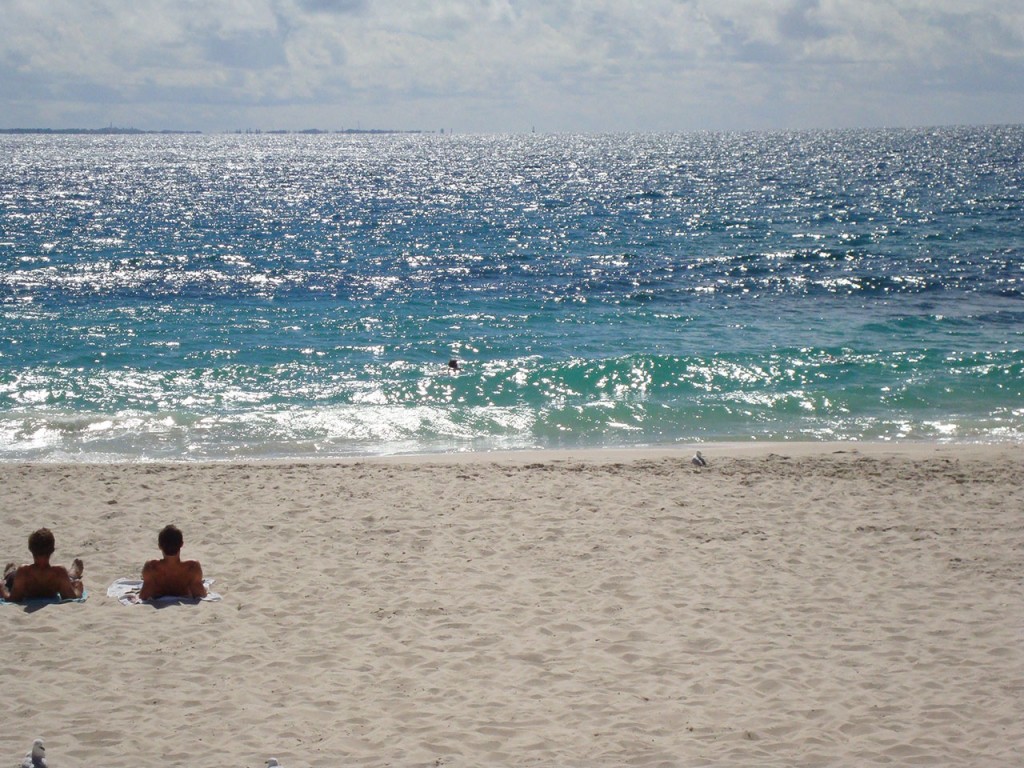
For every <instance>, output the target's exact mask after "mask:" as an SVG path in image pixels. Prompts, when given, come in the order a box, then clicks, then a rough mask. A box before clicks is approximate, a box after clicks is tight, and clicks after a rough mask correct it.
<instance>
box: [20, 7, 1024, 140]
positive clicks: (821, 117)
mask: <svg viewBox="0 0 1024 768" xmlns="http://www.w3.org/2000/svg"><path fill="white" fill-rule="evenodd" d="M1020 6H1022V4H1020V3H1019V2H1018V1H1017V0H956V1H955V2H954V1H953V0H781V1H779V2H768V1H767V0H690V1H689V2H687V1H685V0H618V1H617V2H611V1H610V0H587V1H586V2H584V0H575V1H574V0H546V1H545V0H520V1H517V2H513V0H333V1H332V0H218V2H216V3H209V2H205V1H204V0H135V1H134V2H131V3H124V2H120V1H119V0H48V2H45V3H41V2H38V0H6V2H5V8H4V26H5V31H4V33H3V35H2V36H0V115H2V117H0V121H3V123H4V124H5V125H6V127H14V126H26V125H42V124H44V123H45V124H57V125H69V124H72V123H76V122H79V121H81V120H83V119H90V117H91V124H93V125H97V124H106V123H107V122H110V121H111V120H113V121H114V122H118V123H120V124H125V125H127V124H132V125H136V126H138V127H145V128H160V127H181V128H200V129H206V130H217V129H230V128H233V127H239V126H250V125H253V121H254V120H255V119H259V120H260V121H263V122H266V121H271V122H274V123H275V124H274V125H266V126H265V127H295V128H299V127H308V126H310V125H312V124H314V123H313V122H311V121H305V120H303V121H301V122H300V123H299V124H295V123H294V121H295V120H297V119H301V116H303V115H309V116H310V118H311V120H312V118H315V124H318V125H319V127H323V128H342V127H348V126H354V125H355V124H356V122H357V121H358V122H360V123H361V124H362V125H363V126H364V127H365V126H367V125H371V124H375V125H378V126H387V127H397V128H433V127H439V126H443V125H448V126H452V125H454V126H455V127H459V128H462V129H467V130H506V129H518V130H521V129H523V128H524V127H528V126H529V125H530V124H538V125H539V127H542V128H544V129H559V130H624V129H633V130H638V129H639V130H642V129H657V130H667V129H678V130H690V129H695V128H763V127H807V126H814V125H820V126H831V125H837V124H838V125H842V124H877V123H879V122H882V123H888V124H908V123H930V122H990V121H997V120H998V121H1001V120H1006V119H1010V120H1013V121H1021V120H1022V118H1024V114H1022V111H1024V107H1021V106H1019V105H1020V104H1024V98H1021V96H1022V95H1024V94H1022V91H1024V7H1020ZM1008 94H1009V95H1010V96H1012V97H1013V98H1012V99H1009V100H1008ZM926 96H927V97H928V98H925V97H926ZM143 121H144V122H143ZM191 121H195V122H191ZM424 121H426V122H424Z"/></svg>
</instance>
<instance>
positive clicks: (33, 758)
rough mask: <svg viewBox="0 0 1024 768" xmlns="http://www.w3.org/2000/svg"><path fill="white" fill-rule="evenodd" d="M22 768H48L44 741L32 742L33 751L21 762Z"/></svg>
mask: <svg viewBox="0 0 1024 768" xmlns="http://www.w3.org/2000/svg"><path fill="white" fill-rule="evenodd" d="M21 768H46V747H44V746H43V740H42V739H36V740H35V741H33V742H32V751H31V752H29V753H28V754H27V755H25V759H24V760H22V761H21Z"/></svg>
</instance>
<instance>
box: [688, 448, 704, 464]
mask: <svg viewBox="0 0 1024 768" xmlns="http://www.w3.org/2000/svg"><path fill="white" fill-rule="evenodd" d="M690 463H691V464H693V466H695V467H706V466H707V465H708V460H707V459H705V458H704V457H703V456H701V455H700V451H697V452H696V453H695V454H693V458H692V459H690Z"/></svg>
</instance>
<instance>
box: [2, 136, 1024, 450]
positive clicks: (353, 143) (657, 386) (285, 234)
mask: <svg viewBox="0 0 1024 768" xmlns="http://www.w3.org/2000/svg"><path fill="white" fill-rule="evenodd" d="M1022 158H1024V127H1022V126H997V127H951V128H935V129H913V130H851V131H806V132H773V133H694V134H650V135H647V134H617V135H543V134H526V135H440V134H357V135H350V134H273V135H269V134H262V135H236V134H226V135H109V136H108V135H4V136H0V311H2V317H3V321H2V327H0V461H27V460H30V461H71V462H79V461H101V462H103V461H123V460H127V461H197V460H229V459H230V460H241V459H245V460H253V459H281V458H299V459H301V458H313V457H317V458H324V457H352V456H375V455H392V454H405V453H434V452H460V451H496V450H510V449H537V448H540V449H548V448H562V449H580V448H591V447H601V448H623V447H641V446H642V447H666V446H676V445H685V446H689V445H699V444H702V443H707V442H717V441H729V442H733V441H740V442H748V441H833V440H855V441H942V442H984V443H1007V442H1020V441H1021V440H1024V294H1022V291H1024V165H1022ZM450 360H455V361H457V365H458V369H457V370H455V369H452V368H450V367H449V361H450Z"/></svg>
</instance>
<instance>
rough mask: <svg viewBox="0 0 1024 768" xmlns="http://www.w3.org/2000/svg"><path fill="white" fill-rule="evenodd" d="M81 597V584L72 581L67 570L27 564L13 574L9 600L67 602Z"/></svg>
mask: <svg viewBox="0 0 1024 768" xmlns="http://www.w3.org/2000/svg"><path fill="white" fill-rule="evenodd" d="M81 596H82V583H81V582H74V581H72V580H71V577H70V576H69V575H68V571H67V568H64V567H62V566H60V565H39V564H37V563H29V564H28V565H23V566H21V567H20V568H19V569H18V570H17V571H16V572H15V574H14V583H13V584H12V585H11V594H10V599H11V601H12V602H20V601H21V600H40V599H45V598H50V597H61V598H63V599H65V600H68V599H71V598H75V597H81Z"/></svg>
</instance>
